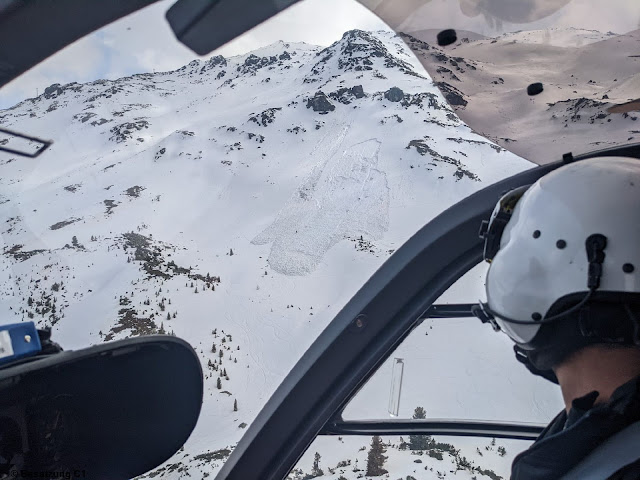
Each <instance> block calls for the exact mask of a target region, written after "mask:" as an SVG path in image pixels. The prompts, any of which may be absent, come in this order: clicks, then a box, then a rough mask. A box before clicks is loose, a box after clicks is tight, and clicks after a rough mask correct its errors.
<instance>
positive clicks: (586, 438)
mask: <svg viewBox="0 0 640 480" xmlns="http://www.w3.org/2000/svg"><path fill="white" fill-rule="evenodd" d="M596 398H597V392H591V393H588V394H587V395H585V396H584V397H580V398H577V399H575V400H574V401H573V402H572V405H571V410H570V411H569V414H568V415H567V413H566V412H565V411H564V410H563V411H562V412H560V413H559V414H558V415H557V416H556V418H554V419H553V421H552V422H551V423H550V424H549V425H548V426H547V428H545V429H544V431H543V432H542V433H541V434H540V436H539V437H538V439H537V440H536V441H535V442H534V443H533V445H531V447H529V448H528V449H527V450H525V451H524V452H522V453H521V454H519V455H518V456H517V457H516V458H515V459H514V461H513V464H512V466H511V480H548V479H550V478H560V477H562V475H564V474H565V473H567V472H568V471H569V470H571V468H573V467H574V466H576V465H577V464H578V463H579V462H580V461H581V460H582V459H584V458H585V457H586V456H587V455H589V453H591V452H592V451H593V450H594V449H595V448H596V447H597V446H598V445H600V444H601V443H602V442H603V441H604V440H606V439H607V438H609V437H610V436H612V435H614V434H616V433H618V432H619V431H620V430H622V429H623V428H625V427H626V426H628V425H630V424H631V423H634V422H637V421H640V377H637V378H635V379H633V380H631V381H630V382H627V383H625V384H624V385H622V386H620V387H619V388H618V389H616V391H615V392H614V393H613V395H612V396H611V399H610V400H609V401H608V402H607V403H604V404H601V405H595V406H594V402H595V400H596Z"/></svg>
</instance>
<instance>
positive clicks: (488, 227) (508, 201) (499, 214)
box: [480, 185, 531, 263]
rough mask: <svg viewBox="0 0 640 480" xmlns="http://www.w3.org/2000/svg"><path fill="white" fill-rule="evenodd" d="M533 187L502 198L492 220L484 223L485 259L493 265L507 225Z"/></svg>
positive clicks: (525, 186) (510, 193)
mask: <svg viewBox="0 0 640 480" xmlns="http://www.w3.org/2000/svg"><path fill="white" fill-rule="evenodd" d="M530 186H531V185H523V186H522V187H518V188H515V189H513V190H511V191H510V192H508V193H506V194H505V195H503V196H502V198H500V200H499V201H498V203H497V204H496V208H495V209H494V210H493V213H492V214H491V218H490V219H489V220H488V221H487V220H485V221H483V222H482V225H481V227H480V238H482V239H483V240H484V259H485V260H486V261H487V262H489V263H491V261H492V260H493V259H494V257H495V256H496V254H497V253H498V251H499V250H500V241H501V240H502V233H503V232H504V229H505V227H506V226H507V223H509V220H510V219H511V216H512V215H513V211H514V210H515V208H516V205H517V204H518V202H519V201H520V199H521V198H522V196H523V195H524V193H525V192H526V191H527V190H528V189H529V187H530Z"/></svg>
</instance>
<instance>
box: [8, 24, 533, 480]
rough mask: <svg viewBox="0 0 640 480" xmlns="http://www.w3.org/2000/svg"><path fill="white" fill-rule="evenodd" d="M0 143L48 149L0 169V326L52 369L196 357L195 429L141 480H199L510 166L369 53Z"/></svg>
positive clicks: (19, 109) (227, 75)
mask: <svg viewBox="0 0 640 480" xmlns="http://www.w3.org/2000/svg"><path fill="white" fill-rule="evenodd" d="M394 87H395V88H394ZM0 125H1V126H2V127H4V128H10V129H13V130H17V131H21V132H28V133H30V134H33V135H37V136H41V137H43V138H49V139H52V140H53V141H54V144H53V146H52V147H51V148H50V149H49V150H48V151H47V152H46V153H44V154H43V155H42V156H41V157H38V158H37V159H26V158H21V157H17V156H12V155H6V154H2V155H1V156H0V195H1V196H0V218H1V219H2V222H0V224H1V225H2V234H1V239H2V255H0V268H1V272H2V274H1V275H0V312H1V314H2V316H3V318H4V319H5V320H6V321H7V322H12V321H23V320H29V319H32V320H33V321H35V322H37V324H38V325H39V326H47V325H48V326H53V337H54V339H55V340H56V341H58V342H60V343H61V344H62V345H63V346H64V347H65V348H67V349H77V348H82V347H84V346H87V345H90V344H95V343H99V342H103V341H109V340H117V339H121V338H126V337H129V336H132V335H143V334H149V333H175V334H176V335H178V336H179V337H182V338H185V339H186V340H188V341H189V342H190V343H191V344H192V345H193V346H194V348H196V350H197V351H198V353H199V355H200V358H201V360H202V364H203V367H204V370H205V372H206V380H205V398H204V405H203V410H202V414H201V417H200V420H199V423H198V425H197V427H196V430H195V432H194V434H193V435H192V437H191V438H190V439H189V441H188V442H187V444H186V445H185V446H184V448H183V450H181V451H180V452H179V453H178V454H176V457H175V458H174V459H172V460H170V461H169V462H168V463H167V464H166V465H165V466H163V467H161V468H160V469H159V470H157V471H156V472H154V473H153V474H152V475H155V476H156V478H157V475H159V474H160V475H161V478H168V479H173V478H181V476H183V475H187V473H189V472H191V473H190V474H191V475H192V476H193V477H196V478H204V476H205V474H209V475H211V474H213V473H214V472H215V471H217V469H218V468H219V466H220V465H221V463H222V462H223V461H224V459H225V458H226V456H228V453H229V449H231V448H233V446H234V445H235V444H236V443H237V442H238V440H239V439H240V438H241V436H242V434H243V431H244V428H246V425H247V424H248V423H250V422H251V421H252V420H253V418H254V417H255V415H256V414H257V413H258V411H259V410H260V408H261V407H262V405H264V403H265V402H266V400H267V399H268V398H269V396H270V395H271V393H272V392H273V391H274V390H275V388H276V387H277V385H278V384H279V382H280V381H281V380H282V379H283V377H284V376H285V375H286V374H287V372H288V371H289V370H290V369H291V368H292V367H293V365H294V364H295V362H296V360H297V359H298V358H299V357H300V356H301V355H302V353H303V352H304V351H305V350H306V348H307V347H308V346H309V345H310V344H311V342H312V341H313V339H314V338H315V337H316V336H317V335H318V334H319V332H321V331H322V329H323V328H324V327H325V326H326V325H327V323H328V322H329V321H330V320H331V319H332V318H333V317H334V316H335V314H336V313H337V312H338V311H339V310H340V308H341V307H342V306H344V304H345V303H346V302H347V301H348V300H349V299H350V298H351V296H352V295H353V294H354V293H355V292H356V291H357V290H358V289H359V288H360V286H361V285H362V284H363V283H364V282H365V281H366V279H367V278H368V277H369V276H370V275H371V274H372V273H373V272H374V271H375V270H376V269H377V268H378V267H379V266H380V265H381V264H382V263H383V262H384V261H385V260H386V259H387V258H388V257H389V256H390V255H391V254H392V253H393V251H394V250H395V249H397V248H398V247H399V246H400V245H401V244H402V243H403V242H405V241H406V240H407V239H408V238H409V237H410V236H411V235H412V234H413V233H414V232H415V231H417V230H418V229H419V228H420V227H421V226H423V225H424V224H425V223H426V222H428V221H429V219H431V218H433V217H434V216H435V215H437V214H438V213H440V212H441V211H442V210H444V209H445V208H447V207H448V206H450V205H452V204H453V203H455V202H456V201H458V200H460V199H462V198H464V197H466V196H467V195H469V194H470V193H472V192H474V191H476V190H478V189H480V188H483V187H484V186H486V185H488V184H490V183H493V182H495V181H496V180H498V179H501V178H504V177H506V176H508V175H511V174H513V173H516V172H518V171H521V170H523V169H525V168H529V167H530V164H529V163H527V162H525V161H523V160H522V159H520V158H518V157H516V156H515V155H513V154H511V153H509V152H507V151H505V150H504V149H502V148H500V147H498V146H497V145H495V144H492V143H490V142H488V141H486V140H485V139H484V138H482V137H480V136H478V135H477V134H475V133H474V132H473V131H471V130H470V129H469V128H468V127H467V126H465V125H464V124H463V123H462V122H461V121H460V120H459V119H458V118H457V117H456V115H455V114H454V113H453V110H452V109H451V108H450V107H449V106H448V105H447V103H446V102H445V101H444V99H443V98H442V96H441V94H440V92H439V90H438V89H437V88H436V87H435V86H434V85H433V83H432V82H431V80H430V79H429V78H428V76H427V75H426V72H425V71H424V70H423V69H422V67H420V64H419V62H418V61H417V59H416V58H415V57H413V56H412V54H411V52H410V51H409V50H408V49H407V48H406V46H405V45H404V43H403V42H402V41H401V40H400V39H399V38H398V37H395V36H392V35H391V34H389V33H387V32H363V31H357V30H354V31H350V32H347V33H345V35H344V36H343V38H342V39H341V40H340V41H339V42H336V43H335V44H334V45H332V46H330V47H328V48H325V49H323V48H321V47H316V46H312V45H307V44H293V43H286V42H278V43H276V44H273V45H270V46H267V47H264V48H261V49H259V50H257V51H255V52H252V53H251V54H247V55H243V56H238V57H233V58H223V57H221V56H214V57H211V58H209V59H207V60H203V61H193V62H191V63H189V64H188V65H185V66H184V67H182V68H180V69H178V70H175V71H171V72H163V73H155V74H140V75H135V76H132V77H125V78H121V79H118V80H98V81H95V82H91V83H87V84H68V85H58V84H55V85H52V86H51V87H49V88H47V89H46V90H45V92H44V93H43V94H42V95H40V96H39V97H37V98H32V99H27V100H25V101H23V102H21V103H19V104H17V105H16V106H14V107H12V108H10V109H8V110H4V111H0ZM0 141H4V140H0ZM7 142H10V140H7ZM434 328H442V329H444V330H443V331H446V329H447V328H448V327H447V326H446V325H442V326H437V327H434ZM445 333H446V332H445ZM214 346H215V352H214V351H213V350H214V348H213V347H214ZM221 352H222V353H221ZM462 361H463V362H467V361H468V362H473V361H474V359H473V358H471V357H469V358H463V359H462ZM514 363H515V362H514ZM219 378H220V382H221V388H220V389H218V388H217V383H218V379H219ZM416 388H417V389H418V391H421V390H420V388H421V387H420V386H419V385H417V386H416ZM381 389H383V390H384V391H381V392H380V395H381V396H384V397H385V398H386V396H387V395H388V393H387V392H388V390H387V389H388V386H387V385H386V384H385V385H384V386H383V387H381ZM234 400H237V402H238V406H239V408H238V411H237V412H236V411H233V403H234ZM520 407H521V411H522V412H527V411H528V410H529V408H530V405H529V404H526V403H525V404H524V405H521V406H520Z"/></svg>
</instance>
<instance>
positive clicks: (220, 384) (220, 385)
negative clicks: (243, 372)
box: [216, 377, 222, 390]
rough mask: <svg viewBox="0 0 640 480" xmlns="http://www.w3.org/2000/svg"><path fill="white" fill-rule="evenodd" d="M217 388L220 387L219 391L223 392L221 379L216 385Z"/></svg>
mask: <svg viewBox="0 0 640 480" xmlns="http://www.w3.org/2000/svg"><path fill="white" fill-rule="evenodd" d="M216 387H218V390H222V380H220V377H218V383H216Z"/></svg>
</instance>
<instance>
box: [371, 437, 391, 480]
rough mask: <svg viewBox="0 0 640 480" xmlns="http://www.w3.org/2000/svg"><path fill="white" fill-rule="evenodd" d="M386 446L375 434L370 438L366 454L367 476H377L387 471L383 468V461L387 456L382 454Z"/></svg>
mask: <svg viewBox="0 0 640 480" xmlns="http://www.w3.org/2000/svg"><path fill="white" fill-rule="evenodd" d="M385 452H386V447H385V446H384V444H383V443H382V439H381V438H380V437H379V436H378V435H375V436H374V437H373V438H372V439H371V448H370V449H369V453H368V454H367V473H366V475H367V476H368V477H379V476H380V475H384V474H385V473H389V472H387V471H386V470H385V469H384V462H385V461H386V460H387V457H386V456H385V455H384V454H385Z"/></svg>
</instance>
